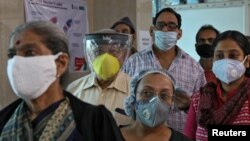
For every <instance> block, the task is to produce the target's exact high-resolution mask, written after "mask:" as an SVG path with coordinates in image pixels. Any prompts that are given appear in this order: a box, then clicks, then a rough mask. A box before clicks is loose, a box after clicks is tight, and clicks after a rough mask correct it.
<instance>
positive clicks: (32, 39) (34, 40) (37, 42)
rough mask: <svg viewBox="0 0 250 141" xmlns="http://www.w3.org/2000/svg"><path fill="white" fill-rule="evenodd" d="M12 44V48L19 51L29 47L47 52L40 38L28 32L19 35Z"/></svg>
mask: <svg viewBox="0 0 250 141" xmlns="http://www.w3.org/2000/svg"><path fill="white" fill-rule="evenodd" d="M13 43H14V48H16V49H21V48H25V47H28V46H29V47H34V48H38V49H40V50H49V49H48V48H47V47H46V46H45V45H44V43H43V42H42V38H41V36H39V35H37V34H35V33H33V32H32V31H28V30H27V31H24V32H22V33H20V35H19V36H17V37H16V38H15V39H14V41H13ZM30 45H32V46H30Z"/></svg>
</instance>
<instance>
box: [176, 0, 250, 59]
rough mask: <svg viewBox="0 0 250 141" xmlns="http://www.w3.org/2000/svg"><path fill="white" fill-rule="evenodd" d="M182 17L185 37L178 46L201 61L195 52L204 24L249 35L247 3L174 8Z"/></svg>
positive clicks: (220, 29) (238, 2)
mask: <svg viewBox="0 0 250 141" xmlns="http://www.w3.org/2000/svg"><path fill="white" fill-rule="evenodd" d="M173 8H174V9H175V10H176V11H177V12H178V13H180V14H181V16H182V30H183V36H182V38H181V39H180V40H179V41H178V45H179V46H180V47H181V48H182V49H183V50H185V51H186V52H187V53H188V54H190V55H191V56H192V57H194V58H195V59H196V60H198V59H199V56H198V55H197V53H196V51H195V47H194V44H195V35H196V33H197V31H198V29H199V28H200V27H201V26H202V25H204V24H211V25H213V26H214V27H215V28H217V29H218V30H219V31H220V32H223V31H226V30H238V31H240V32H242V33H244V34H246V35H249V25H250V24H249V4H248V2H246V1H232V2H224V3H210V4H209V3H208V4H196V5H180V6H175V7H173Z"/></svg>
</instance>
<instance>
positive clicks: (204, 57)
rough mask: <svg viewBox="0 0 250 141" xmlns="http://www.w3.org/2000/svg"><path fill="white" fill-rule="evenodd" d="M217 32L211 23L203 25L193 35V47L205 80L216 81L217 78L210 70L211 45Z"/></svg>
mask: <svg viewBox="0 0 250 141" xmlns="http://www.w3.org/2000/svg"><path fill="white" fill-rule="evenodd" d="M218 34H219V31H218V30H217V29H216V28H214V27H213V26H212V25H203V26H202V27H201V28H200V29H199V30H198V32H197V34H196V37H195V40H196V43H195V49H196V52H197V54H198V55H199V56H200V60H199V63H200V64H201V66H202V68H203V69H204V73H205V76H206V80H207V82H214V83H216V82H217V79H216V77H215V75H214V73H213V72H212V64H213V60H212V58H213V53H212V47H211V45H212V43H213V40H214V39H215V38H216V37H217V35H218Z"/></svg>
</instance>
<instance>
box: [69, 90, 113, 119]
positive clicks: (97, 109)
mask: <svg viewBox="0 0 250 141" xmlns="http://www.w3.org/2000/svg"><path fill="white" fill-rule="evenodd" d="M65 94H66V96H67V97H68V98H69V101H70V105H71V108H72V111H73V113H74V116H79V117H82V116H85V117H88V118H89V119H92V118H91V117H93V116H96V117H98V116H101V115H111V113H110V112H109V111H108V110H107V109H106V108H105V107H104V106H103V105H99V106H95V105H92V104H89V103H86V102H84V101H81V100H80V99H78V98H77V97H75V96H73V95H72V94H71V93H69V92H67V91H65ZM111 116H112V115H111ZM100 118H101V117H100Z"/></svg>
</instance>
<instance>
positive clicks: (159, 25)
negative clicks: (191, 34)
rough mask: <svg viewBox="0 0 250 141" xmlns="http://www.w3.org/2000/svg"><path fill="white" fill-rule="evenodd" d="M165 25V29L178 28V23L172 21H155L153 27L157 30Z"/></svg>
mask: <svg viewBox="0 0 250 141" xmlns="http://www.w3.org/2000/svg"><path fill="white" fill-rule="evenodd" d="M165 26H166V27H167V29H168V30H169V31H173V30H176V29H177V28H178V25H177V24H175V23H174V22H169V23H165V22H157V23H156V24H155V28H156V29H157V30H163V29H164V27H165Z"/></svg>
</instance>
